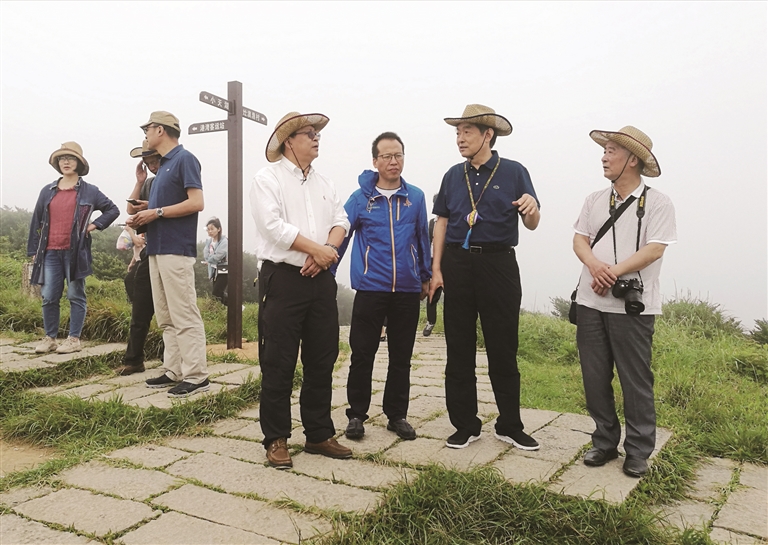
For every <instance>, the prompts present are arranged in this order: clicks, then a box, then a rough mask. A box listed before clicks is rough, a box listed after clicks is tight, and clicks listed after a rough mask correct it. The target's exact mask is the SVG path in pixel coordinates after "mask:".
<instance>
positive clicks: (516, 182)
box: [430, 104, 540, 450]
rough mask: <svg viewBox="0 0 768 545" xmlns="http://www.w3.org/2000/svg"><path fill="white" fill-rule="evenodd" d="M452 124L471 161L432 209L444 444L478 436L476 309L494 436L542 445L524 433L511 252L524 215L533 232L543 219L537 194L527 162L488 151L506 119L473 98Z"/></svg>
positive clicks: (527, 446)
mask: <svg viewBox="0 0 768 545" xmlns="http://www.w3.org/2000/svg"><path fill="white" fill-rule="evenodd" d="M445 122H446V123H448V124H449V125H453V126H455V127H456V144H457V145H458V147H459V153H460V154H461V156H462V157H464V158H465V159H466V161H464V162H463V163H459V164H458V165H454V166H453V167H451V168H450V169H449V170H448V172H446V174H445V176H443V182H442V185H441V186H440V191H439V193H438V195H437V200H436V201H435V204H434V207H433V209H432V213H433V214H435V215H436V216H437V221H436V222H435V229H434V240H433V256H432V282H431V285H430V298H431V297H432V296H433V295H434V293H435V292H436V291H437V289H438V288H440V287H442V286H443V284H445V291H444V294H445V299H444V301H445V303H444V305H445V306H444V308H443V313H444V316H443V320H444V324H445V341H446V345H447V349H448V350H447V364H446V367H445V403H446V405H447V407H448V416H449V417H450V419H451V424H453V426H454V427H455V428H456V430H457V431H456V433H454V434H453V435H451V436H450V437H449V438H448V441H447V442H446V446H448V447H450V448H457V449H458V448H465V447H467V446H468V445H469V444H470V443H471V442H473V441H476V440H478V439H480V428H481V425H482V422H481V421H480V419H479V418H478V417H477V386H476V382H477V377H476V375H475V356H476V351H477V331H476V323H477V317H478V315H479V316H480V323H481V325H482V328H483V337H484V338H485V347H486V351H487V355H488V375H489V376H490V379H491V385H492V386H493V394H494V396H495V398H496V406H497V407H498V410H499V417H498V419H497V420H496V434H495V435H496V438H497V439H499V440H501V441H504V442H506V443H510V444H513V445H515V446H516V447H517V448H519V449H523V450H537V449H538V448H539V444H538V443H537V442H536V440H535V439H533V438H532V437H530V436H529V435H528V434H526V433H525V432H524V431H523V422H522V420H521V419H520V372H519V371H518V369H517V328H518V322H519V317H520V302H521V299H522V290H521V287H520V271H519V269H518V266H517V260H516V258H515V248H514V247H515V246H516V245H517V243H518V219H517V218H518V215H519V216H520V217H521V218H522V220H523V225H525V227H526V228H527V229H530V230H533V229H536V227H537V226H538V225H539V219H540V214H539V205H538V200H537V199H536V192H535V191H534V189H533V184H532V183H531V178H530V176H529V175H528V171H527V170H526V169H525V167H524V166H523V165H521V164H520V163H517V162H515V161H510V160H509V159H502V158H501V157H499V154H498V153H497V152H495V151H492V150H491V148H493V145H494V143H495V142H496V137H497V136H506V135H508V134H510V133H511V132H512V125H510V123H509V121H507V119H506V118H504V117H503V116H501V115H498V114H497V113H496V112H494V111H493V110H492V109H491V108H488V107H487V106H482V105H480V104H470V105H469V106H467V107H466V108H465V109H464V114H463V115H462V117H459V118H446V119H445Z"/></svg>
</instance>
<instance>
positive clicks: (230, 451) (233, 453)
mask: <svg viewBox="0 0 768 545" xmlns="http://www.w3.org/2000/svg"><path fill="white" fill-rule="evenodd" d="M165 443H166V445H168V446H169V447H171V448H177V449H181V450H188V451H191V452H210V453H212V454H220V455H222V456H228V457H230V458H235V459H237V460H247V461H249V462H256V463H257V464H261V463H264V461H265V459H266V457H265V455H264V447H263V446H262V445H260V444H259V443H255V442H253V441H242V440H240V439H231V438H229V437H175V438H173V439H170V440H168V441H166V442H165Z"/></svg>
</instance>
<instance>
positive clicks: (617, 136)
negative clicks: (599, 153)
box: [589, 125, 661, 178]
mask: <svg viewBox="0 0 768 545" xmlns="http://www.w3.org/2000/svg"><path fill="white" fill-rule="evenodd" d="M589 136H590V137H591V138H592V140H594V141H595V142H597V143H598V144H600V146H601V147H605V145H606V144H607V143H608V142H609V141H610V142H616V143H617V144H618V145H620V146H621V147H622V148H626V149H628V150H629V152H630V153H632V154H634V155H636V156H637V157H638V158H639V159H640V160H641V161H642V162H643V171H642V172H641V174H642V175H643V176H648V177H649V178H656V177H657V176H659V175H660V174H661V167H660V166H659V162H658V161H657V160H656V156H655V155H654V154H653V152H651V149H652V148H653V142H651V139H650V138H649V137H648V135H647V134H645V133H644V132H643V131H641V130H640V129H637V128H635V127H633V126H632V125H627V126H626V127H624V128H622V129H620V130H618V131H598V130H595V131H592V132H590V133H589Z"/></svg>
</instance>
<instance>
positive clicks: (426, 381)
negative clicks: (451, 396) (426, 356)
mask: <svg viewBox="0 0 768 545" xmlns="http://www.w3.org/2000/svg"><path fill="white" fill-rule="evenodd" d="M414 386H435V387H438V388H443V389H445V381H444V380H443V379H439V378H434V377H414V376H411V388H413V387H414Z"/></svg>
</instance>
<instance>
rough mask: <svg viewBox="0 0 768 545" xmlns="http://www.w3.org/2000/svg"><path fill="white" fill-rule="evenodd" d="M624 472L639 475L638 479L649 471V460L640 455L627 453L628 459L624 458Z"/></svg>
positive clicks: (631, 475) (633, 475)
mask: <svg viewBox="0 0 768 545" xmlns="http://www.w3.org/2000/svg"><path fill="white" fill-rule="evenodd" d="M623 469H624V473H626V474H627V475H629V476H630V477H637V478H638V479H639V478H640V477H642V476H643V475H645V474H646V473H648V460H646V459H645V458H641V457H640V456H632V455H631V454H627V458H626V460H624V467H623Z"/></svg>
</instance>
